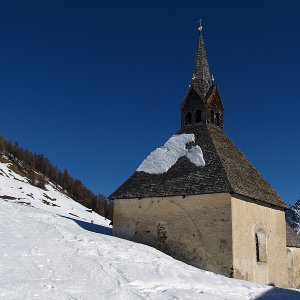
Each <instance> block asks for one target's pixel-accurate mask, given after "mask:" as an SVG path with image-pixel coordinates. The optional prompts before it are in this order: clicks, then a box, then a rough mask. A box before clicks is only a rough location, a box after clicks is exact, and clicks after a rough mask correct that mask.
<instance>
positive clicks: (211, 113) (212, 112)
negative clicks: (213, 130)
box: [210, 110, 215, 124]
mask: <svg viewBox="0 0 300 300" xmlns="http://www.w3.org/2000/svg"><path fill="white" fill-rule="evenodd" d="M210 123H211V124H214V123H215V113H214V111H213V110H211V111H210Z"/></svg>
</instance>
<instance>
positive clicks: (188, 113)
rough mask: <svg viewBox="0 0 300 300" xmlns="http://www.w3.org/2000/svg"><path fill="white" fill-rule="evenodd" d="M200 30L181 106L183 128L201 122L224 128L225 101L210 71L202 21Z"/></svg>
mask: <svg viewBox="0 0 300 300" xmlns="http://www.w3.org/2000/svg"><path fill="white" fill-rule="evenodd" d="M198 30H199V37H198V46H197V51H196V57H195V64H194V71H193V75H192V81H191V84H190V86H189V89H188V92H187V95H186V97H185V99H184V101H183V103H182V105H181V107H180V111H181V129H184V128H185V127H191V126H197V125H199V124H212V125H214V126H216V127H218V128H220V129H223V122H224V118H223V116H224V108H223V103H222V100H221V97H220V94H219V91H218V88H217V86H216V84H215V81H214V79H213V77H212V76H211V74H210V71H209V66H208V62H207V56H206V51H205V47H204V40H203V35H202V26H201V23H200V26H199V28H198Z"/></svg>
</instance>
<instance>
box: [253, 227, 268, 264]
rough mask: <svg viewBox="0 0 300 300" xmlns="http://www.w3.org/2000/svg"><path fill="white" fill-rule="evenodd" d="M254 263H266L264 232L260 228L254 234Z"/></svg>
mask: <svg viewBox="0 0 300 300" xmlns="http://www.w3.org/2000/svg"><path fill="white" fill-rule="evenodd" d="M255 247H256V261H257V262H266V261H267V243H266V234H265V231H264V230H263V229H262V228H260V229H258V230H256V233H255Z"/></svg>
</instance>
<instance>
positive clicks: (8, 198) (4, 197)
mask: <svg viewBox="0 0 300 300" xmlns="http://www.w3.org/2000/svg"><path fill="white" fill-rule="evenodd" d="M0 198H1V199H6V200H17V199H18V198H16V197H12V196H7V195H4V196H0Z"/></svg>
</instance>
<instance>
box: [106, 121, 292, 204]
mask: <svg viewBox="0 0 300 300" xmlns="http://www.w3.org/2000/svg"><path fill="white" fill-rule="evenodd" d="M181 133H192V134H194V135H195V145H199V146H200V147H201V149H202V151H203V157H204V159H205V163H206V164H205V166H200V167H197V166H196V165H194V164H193V163H192V162H190V161H189V159H187V158H186V157H185V156H184V157H181V158H179V160H178V161H177V162H176V164H175V165H173V166H172V167H171V168H170V169H169V170H168V171H167V172H166V173H163V174H148V173H145V172H137V171H136V172H135V173H134V174H133V175H132V176H131V177H130V178H129V179H128V180H126V181H125V182H124V183H123V184H122V185H121V186H120V187H119V188H118V189H117V190H116V191H115V192H114V193H112V194H111V195H110V196H109V198H110V199H126V198H145V197H165V196H185V195H200V194H211V193H226V192H227V193H236V194H240V195H243V196H246V197H250V198H252V199H255V200H258V201H261V202H264V203H268V204H271V205H275V206H278V207H282V208H287V207H288V206H287V205H286V204H285V203H284V201H283V200H282V199H281V198H280V196H279V195H278V194H277V193H276V192H275V191H274V190H273V189H272V187H271V186H270V185H269V183H268V182H267V181H266V180H265V179H264V178H263V177H262V176H261V175H260V174H259V172H258V171H257V170H256V169H255V168H254V166H253V165H252V164H251V163H250V161H249V160H248V159H247V158H246V157H245V156H244V155H243V154H242V152H241V151H240V150H239V149H238V148H237V147H236V146H235V145H234V144H233V143H232V142H231V141H230V139H229V138H228V137H227V136H226V135H225V134H224V132H223V131H222V130H221V129H219V128H217V127H215V126H214V125H209V124H202V125H197V126H192V127H190V128H184V129H181V130H180V131H179V132H178V134H181ZM192 146H193V145H192Z"/></svg>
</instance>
